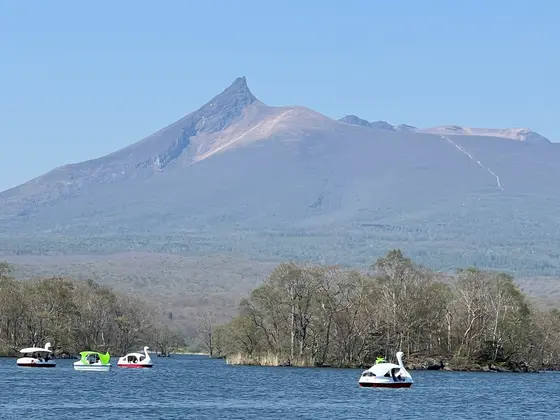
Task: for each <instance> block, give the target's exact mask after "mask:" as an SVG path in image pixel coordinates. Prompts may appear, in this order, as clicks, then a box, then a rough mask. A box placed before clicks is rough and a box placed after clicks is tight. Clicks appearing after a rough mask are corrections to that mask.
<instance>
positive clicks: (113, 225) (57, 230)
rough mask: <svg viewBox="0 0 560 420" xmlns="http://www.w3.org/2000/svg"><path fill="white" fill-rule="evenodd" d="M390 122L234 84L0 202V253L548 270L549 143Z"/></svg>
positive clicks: (552, 166)
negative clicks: (181, 255) (360, 119)
mask: <svg viewBox="0 0 560 420" xmlns="http://www.w3.org/2000/svg"><path fill="white" fill-rule="evenodd" d="M399 127H400V128H394V129H387V128H386V127H384V126H383V125H382V124H375V123H374V125H373V126H372V125H371V123H368V124H356V123H355V120H354V122H352V121H348V120H347V121H335V120H332V119H330V118H328V117H326V116H324V115H322V114H319V113H317V112H315V111H312V110H309V109H307V108H304V107H269V106H266V105H265V104H264V103H262V102H260V101H259V100H257V98H256V97H255V96H254V95H253V94H252V93H251V92H250V90H249V88H248V87H247V84H246V80H245V79H244V78H239V79H237V80H236V81H235V82H234V83H233V84H232V85H231V86H230V87H229V88H228V89H226V90H224V91H223V92H222V93H221V94H219V95H218V96H216V97H215V98H213V99H212V100H211V101H209V102H208V103H207V104H205V105H204V106H202V107H201V108H200V109H199V110H197V111H195V112H193V113H191V114H189V115H187V116H185V117H184V118H182V119H181V120H179V121H177V122H175V123H173V124H171V125H170V126H168V127H166V128H164V129H163V130H160V131H158V132H157V133H155V134H153V135H151V136H149V137H147V138H146V139H143V140H141V141H139V142H138V143H135V144H133V145H131V146H128V147H126V148H124V149H122V150H119V151H116V152H114V153H112V154H110V155H107V156H104V157H101V158H99V159H94V160H91V161H87V162H83V163H79V164H75V165H68V166H64V167H61V168H58V169H55V170H53V171H51V172H49V173H47V174H45V175H43V176H42V177H39V178H36V179H34V180H32V181H29V182H28V183H26V184H23V185H21V186H18V187H16V188H13V189H11V190H8V191H5V192H3V193H0V253H1V252H4V253H20V254H21V253H24V254H25V253H35V254H41V253H92V252H103V253H111V252H122V251H130V250H136V251H146V250H150V251H158V252H190V253H193V252H194V253H206V254H209V253H216V252H236V253H241V254H244V255H246V256H248V257H252V258H259V259H265V260H270V259H278V258H295V259H298V258H305V259H315V260H319V261H328V262H337V263H342V264H365V263H370V262H371V261H372V260H373V259H374V258H375V257H377V256H378V255H380V254H382V253H384V252H385V251H386V250H387V248H391V247H400V248H403V250H404V251H405V252H407V253H408V254H409V255H411V256H412V257H414V258H415V259H417V260H418V261H419V262H421V263H425V264H428V265H430V266H432V267H434V268H441V269H452V268H455V267H457V266H464V265H468V264H475V263H476V264H478V265H481V266H486V267H495V268H500V269H512V270H514V271H516V272H518V273H526V274H543V273H544V274H547V273H557V272H558V271H559V270H560V267H559V263H558V256H559V252H560V245H559V243H560V242H559V241H558V239H559V237H560V231H559V226H560V216H559V215H558V213H557V211H556V208H557V206H558V205H559V204H560V196H559V195H558V193H557V192H558V188H557V186H556V185H555V184H554V182H553V181H554V180H556V179H558V177H559V176H560V168H559V167H558V165H557V162H558V160H559V158H560V148H559V146H560V145H558V144H554V143H547V142H526V141H512V140H511V139H509V138H507V137H504V136H505V135H506V134H507V133H506V134H504V135H503V136H502V137H500V136H497V132H477V133H476V134H474V135H473V134H472V132H465V131H461V132H460V133H459V134H453V135H451V134H447V133H445V134H441V133H440V132H439V131H435V132H434V133H422V132H421V130H419V129H416V128H414V127H410V126H399ZM465 133H467V134H469V133H470V134H471V135H465ZM485 133H486V134H485ZM488 133H490V134H491V135H490V134H488ZM482 134H485V135H482ZM498 134H499V133H498Z"/></svg>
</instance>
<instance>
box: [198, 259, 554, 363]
mask: <svg viewBox="0 0 560 420" xmlns="http://www.w3.org/2000/svg"><path fill="white" fill-rule="evenodd" d="M204 342H205V343H206V347H207V350H208V353H209V354H210V355H212V356H215V357H224V358H225V359H226V361H227V363H230V364H245V365H263V366H317V367H351V368H358V367H360V368H363V367H369V366H371V365H372V364H373V363H374V361H375V359H376V358H377V357H378V356H384V357H389V358H391V357H392V356H393V355H394V354H395V353H396V352H397V351H399V350H400V351H403V352H404V355H405V357H404V358H405V365H406V366H407V369H411V370H415V369H433V370H460V371H495V372H508V371H509V372H536V371H539V370H547V369H556V368H557V367H558V366H560V312H559V311H558V310H556V309H554V310H549V311H543V310H539V309H538V308H537V307H536V306H535V305H534V304H532V303H531V302H530V301H529V299H528V298H527V297H526V296H525V295H524V294H523V293H522V292H521V291H520V290H519V288H518V286H517V285H516V284H515V282H514V279H513V278H512V277H511V276H509V275H507V274H504V273H496V272H487V271H481V270H479V269H477V268H468V269H461V270H457V272H456V274H454V275H443V274H441V273H436V272H433V271H431V270H429V269H426V268H424V267H421V266H419V265H416V264H415V263H414V262H413V261H411V260H410V259H409V258H407V257H405V256H404V255H403V254H402V252H401V251H400V250H392V251H390V252H389V253H388V254H387V255H386V256H384V257H382V258H380V259H378V260H377V261H376V263H375V264H374V266H373V267H372V270H371V272H370V273H363V272H358V271H355V270H345V269H342V268H340V267H338V266H320V265H299V264H296V263H292V262H290V263H284V264H281V265H279V266H278V267H277V268H276V269H275V270H274V271H273V272H272V274H271V275H270V276H269V278H268V279H267V280H266V281H265V282H264V284H262V285H261V286H260V287H258V288H256V289H255V290H253V292H252V293H251V294H250V296H249V297H248V298H246V299H243V301H242V302H241V304H240V307H239V312H238V314H237V316H236V317H235V318H234V319H233V320H232V321H231V322H229V323H227V324H225V325H221V326H219V327H217V328H213V329H209V330H207V334H206V339H205V340H204Z"/></svg>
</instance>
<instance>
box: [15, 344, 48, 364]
mask: <svg viewBox="0 0 560 420" xmlns="http://www.w3.org/2000/svg"><path fill="white" fill-rule="evenodd" d="M50 347H51V343H47V344H45V348H41V347H27V348H25V349H21V350H20V351H19V352H20V353H23V356H22V357H20V358H19V359H17V361H16V363H17V365H18V366H22V367H55V366H56V362H55V361H54V359H53V358H52V356H51V354H52V351H51V350H50Z"/></svg>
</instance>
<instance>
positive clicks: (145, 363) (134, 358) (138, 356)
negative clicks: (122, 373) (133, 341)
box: [117, 346, 154, 368]
mask: <svg viewBox="0 0 560 420" xmlns="http://www.w3.org/2000/svg"><path fill="white" fill-rule="evenodd" d="M148 349H149V347H148V346H145V347H144V354H142V353H128V354H125V355H124V356H123V357H121V358H120V359H119V361H118V362H117V366H118V367H123V368H151V367H152V366H153V365H154V364H153V363H152V359H151V358H150V355H149V354H148Z"/></svg>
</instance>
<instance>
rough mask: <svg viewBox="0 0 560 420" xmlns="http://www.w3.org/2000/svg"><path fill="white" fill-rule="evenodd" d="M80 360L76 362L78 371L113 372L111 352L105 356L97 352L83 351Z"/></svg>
mask: <svg viewBox="0 0 560 420" xmlns="http://www.w3.org/2000/svg"><path fill="white" fill-rule="evenodd" d="M80 356H81V358H80V360H78V361H77V362H74V369H76V370H91V371H98V372H108V371H110V370H111V363H110V362H111V356H110V355H109V352H107V353H105V354H103V353H98V352H96V351H83V352H81V353H80Z"/></svg>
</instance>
